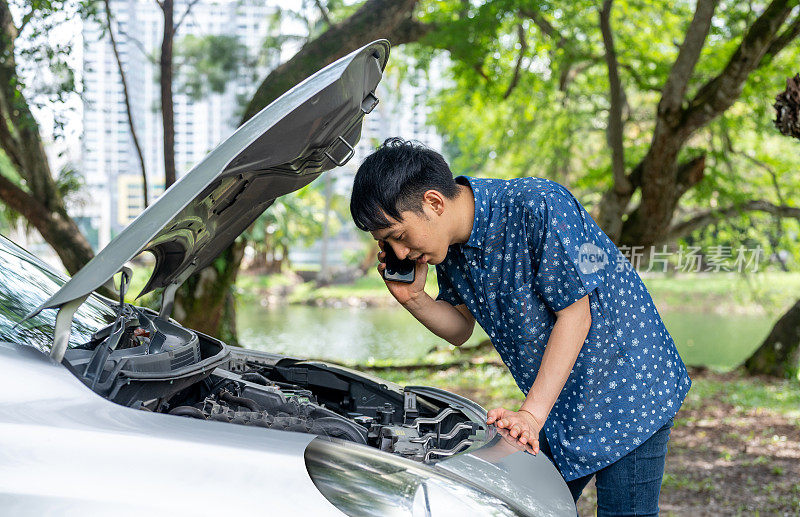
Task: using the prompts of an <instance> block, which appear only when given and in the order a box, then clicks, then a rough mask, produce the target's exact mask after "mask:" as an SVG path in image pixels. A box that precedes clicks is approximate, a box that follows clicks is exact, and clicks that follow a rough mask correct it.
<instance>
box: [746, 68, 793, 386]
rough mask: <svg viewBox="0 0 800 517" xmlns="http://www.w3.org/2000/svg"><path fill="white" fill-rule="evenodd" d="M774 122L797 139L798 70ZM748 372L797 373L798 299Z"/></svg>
mask: <svg viewBox="0 0 800 517" xmlns="http://www.w3.org/2000/svg"><path fill="white" fill-rule="evenodd" d="M775 110H776V111H777V117H776V119H775V126H776V127H777V128H778V130H779V131H780V132H781V133H782V134H784V135H786V136H790V137H794V138H796V139H798V140H800V74H798V75H795V76H794V77H792V78H789V79H787V80H786V90H785V91H784V92H783V93H780V94H778V96H777V98H776V101H775ZM744 367H745V369H746V370H747V371H748V372H749V373H751V374H764V375H773V376H777V377H783V376H786V377H797V371H798V367H800V300H798V301H797V302H795V304H794V305H793V306H792V307H791V308H790V309H789V310H788V311H787V312H786V313H785V314H784V315H783V316H781V317H780V318H779V319H778V322H777V323H776V324H775V326H774V327H772V330H771V331H770V333H769V335H768V336H767V338H766V339H765V340H764V342H763V343H761V346H759V347H758V349H756V351H755V352H753V355H751V356H750V357H749V358H748V359H747V361H745V363H744Z"/></svg>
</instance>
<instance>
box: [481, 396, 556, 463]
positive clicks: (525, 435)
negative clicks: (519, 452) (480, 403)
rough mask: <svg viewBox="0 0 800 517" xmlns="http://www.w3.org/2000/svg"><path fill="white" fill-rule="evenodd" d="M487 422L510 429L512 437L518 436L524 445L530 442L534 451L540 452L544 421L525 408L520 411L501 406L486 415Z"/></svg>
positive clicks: (535, 452)
mask: <svg viewBox="0 0 800 517" xmlns="http://www.w3.org/2000/svg"><path fill="white" fill-rule="evenodd" d="M486 423H487V424H494V425H496V426H497V427H499V428H502V429H508V432H509V434H510V435H511V437H512V438H516V439H517V441H519V443H521V444H523V445H525V444H530V446H531V448H533V453H534V454H538V453H539V431H541V430H542V425H543V423H540V422H539V421H538V420H536V418H535V417H534V416H533V415H532V414H531V413H528V412H527V411H525V410H524V409H520V410H519V411H509V410H508V409H504V408H501V407H500V408H496V409H492V410H491V411H489V413H488V415H487V417H486Z"/></svg>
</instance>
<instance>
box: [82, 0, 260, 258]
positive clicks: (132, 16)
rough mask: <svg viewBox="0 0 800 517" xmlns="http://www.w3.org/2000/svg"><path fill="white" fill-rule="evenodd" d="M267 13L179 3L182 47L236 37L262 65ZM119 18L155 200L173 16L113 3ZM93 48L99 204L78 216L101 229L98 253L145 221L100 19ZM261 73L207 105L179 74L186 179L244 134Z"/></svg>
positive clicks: (86, 155)
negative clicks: (163, 69) (161, 59)
mask: <svg viewBox="0 0 800 517" xmlns="http://www.w3.org/2000/svg"><path fill="white" fill-rule="evenodd" d="M265 4H266V2H264V1H263V0H261V1H259V0H200V1H197V0H175V21H176V22H177V21H179V20H180V27H179V29H178V31H177V33H176V46H179V44H180V43H179V42H180V41H181V39H182V38H184V37H186V36H189V35H191V36H205V35H227V36H234V37H236V38H237V39H238V40H239V42H240V43H241V44H243V45H244V46H245V47H246V48H247V49H248V51H249V53H250V54H251V56H255V55H257V53H258V49H259V48H260V47H261V45H262V44H263V42H264V40H265V38H266V36H267V35H268V33H269V30H270V16H269V15H270V14H271V13H272V12H274V10H275V7H270V6H267V5H265ZM189 7H190V9H189ZM187 9H189V10H188V13H187ZM111 11H112V16H113V20H114V23H113V27H114V29H115V36H116V40H117V47H118V49H119V54H120V58H121V61H122V64H123V69H124V70H125V75H126V81H127V84H128V91H129V97H130V103H131V111H132V113H133V120H134V126H135V128H136V132H137V136H138V138H139V142H140V145H141V148H142V152H143V155H144V161H145V167H146V170H147V178H148V184H149V189H148V191H149V198H150V199H154V198H155V197H157V196H158V195H159V193H160V192H161V191H163V184H164V179H163V178H164V161H163V132H162V128H163V126H162V121H161V111H160V103H161V101H160V98H161V94H160V86H159V83H158V63H157V59H158V56H159V55H160V48H161V40H162V36H163V32H162V27H163V13H162V11H161V9H160V8H159V6H158V5H157V3H156V2H154V1H153V0H111ZM185 13H186V14H185ZM101 19H104V18H103V17H102V16H101ZM83 40H84V45H83V83H84V109H83V138H82V145H81V147H82V149H81V157H82V159H81V162H82V163H81V171H82V172H83V174H84V179H85V183H86V188H87V191H88V194H89V196H88V198H89V200H90V201H89V202H88V203H85V204H84V206H82V207H77V209H76V212H77V213H76V215H77V216H79V217H82V218H83V219H88V220H90V221H91V224H92V226H93V227H94V229H95V230H96V231H97V235H98V237H97V242H93V243H92V244H93V245H94V246H95V247H96V248H97V247H102V246H104V245H105V244H106V243H107V242H108V241H109V240H110V238H111V237H113V235H114V234H115V233H116V232H118V231H119V230H121V229H122V228H123V227H125V225H127V224H128V223H129V222H130V221H131V220H132V219H133V218H134V217H136V215H138V214H139V213H140V212H141V210H142V209H143V202H144V196H143V192H142V176H141V166H140V162H139V158H138V155H137V154H136V150H135V147H134V145H133V139H132V137H131V133H130V130H129V127H128V118H127V117H128V115H127V112H126V109H125V100H124V96H123V91H122V83H121V80H120V75H119V72H118V69H117V62H116V59H115V57H114V53H113V49H112V46H111V41H110V39H109V38H108V35H107V31H105V30H104V27H103V26H102V25H101V24H98V23H97V22H94V21H92V20H87V21H86V22H85V23H84V26H83ZM251 73H252V71H248V74H242V77H240V78H237V79H235V80H233V81H232V82H231V84H230V85H229V86H228V87H227V89H226V90H225V92H224V93H221V94H219V93H211V94H209V95H206V96H204V97H203V98H201V99H199V100H196V99H192V98H190V97H189V96H188V95H186V94H184V93H182V92H181V91H180V88H179V82H180V80H179V73H178V74H176V80H175V81H174V85H173V99H174V111H175V166H176V169H177V171H176V172H177V175H178V177H180V176H181V175H182V174H184V173H185V172H187V171H188V170H189V169H190V168H191V167H192V166H193V165H194V164H196V163H197V162H198V161H200V160H201V159H202V158H203V157H204V156H205V154H206V153H208V152H209V151H210V150H211V149H213V148H214V147H215V146H216V145H217V144H218V143H219V142H221V141H222V140H224V139H225V138H226V137H228V136H229V135H230V134H231V133H232V132H233V131H234V130H235V129H236V127H237V126H238V123H239V120H238V117H237V115H238V113H240V111H241V110H240V99H241V98H247V97H248V94H250V93H252V91H253V89H254V88H255V87H256V86H257V81H254V80H253V79H252V76H251ZM245 75H247V77H245ZM260 75H261V77H263V74H260Z"/></svg>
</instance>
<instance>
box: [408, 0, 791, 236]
mask: <svg viewBox="0 0 800 517" xmlns="http://www.w3.org/2000/svg"><path fill="white" fill-rule="evenodd" d="M796 6H797V2H792V1H783V0H776V1H773V2H771V3H769V5H767V6H765V7H763V8H762V9H761V10H760V12H758V11H756V9H755V8H753V9H750V8H748V7H746V6H744V5H740V4H724V5H723V7H721V8H719V6H718V2H717V1H715V0H699V1H698V2H696V4H694V5H693V4H692V3H689V2H678V3H676V4H671V5H670V6H669V7H667V6H666V5H665V4H658V3H642V2H637V1H630V0H629V1H625V0H617V1H616V2H612V1H610V0H606V1H605V2H603V3H602V5H601V6H596V4H595V3H594V2H572V3H563V2H543V3H540V4H538V6H537V7H535V8H534V7H531V6H530V4H529V3H527V2H514V1H506V2H491V3H484V4H479V5H472V4H470V5H468V6H466V5H465V4H462V3H458V2H452V4H451V9H450V10H447V9H440V10H437V11H434V12H432V13H430V14H427V15H426V16H425V17H423V18H422V22H425V23H433V24H435V25H437V27H438V29H437V30H436V31H435V33H434V34H431V36H430V37H429V38H427V39H426V40H425V41H424V42H423V44H424V43H425V42H427V41H431V40H433V41H435V45H437V46H439V47H445V48H447V49H449V51H450V57H451V59H453V60H454V61H455V64H454V65H453V67H452V73H453V76H454V78H455V83H454V85H453V86H452V87H450V88H447V89H446V90H444V91H443V92H441V94H440V95H439V96H438V97H437V98H436V99H435V100H434V101H433V103H434V104H435V105H436V106H437V108H438V109H437V112H436V114H435V116H434V121H435V123H436V124H437V126H438V127H439V129H440V131H441V132H442V133H443V134H444V135H445V137H446V140H447V146H448V151H449V152H450V154H451V155H454V156H455V160H454V162H455V164H456V168H457V169H460V170H465V171H474V170H482V172H483V173H487V172H488V173H490V174H492V173H494V174H498V175H505V176H509V175H520V176H524V175H529V174H536V175H545V176H549V177H552V178H553V179H556V180H561V181H562V182H565V183H572V185H571V186H574V187H576V188H577V189H578V190H580V191H597V190H600V192H602V195H601V196H600V197H599V198H598V197H597V196H595V195H592V196H591V197H590V199H591V200H592V201H594V204H595V205H596V210H595V215H596V219H597V220H598V223H599V224H600V225H601V227H602V228H603V229H604V231H605V232H606V233H607V234H608V235H609V236H610V237H611V238H612V240H614V242H615V243H617V244H618V245H619V246H650V245H656V244H665V243H667V242H669V241H670V240H674V239H675V238H677V237H680V236H683V235H686V232H688V231H690V230H697V229H698V228H699V227H700V226H699V225H700V224H701V223H703V222H704V223H705V224H709V223H711V222H714V221H716V220H719V218H721V217H724V216H726V215H727V216H728V217H730V215H729V214H731V213H733V214H734V215H735V214H740V213H742V212H744V211H762V210H767V211H768V212H770V213H778V214H781V215H782V216H787V215H788V216H790V217H794V215H792V214H793V212H792V211H791V210H787V209H791V208H792V207H791V206H789V205H785V204H782V203H780V202H777V203H776V202H775V201H773V200H770V199H764V198H756V199H754V198H753V197H742V196H741V195H739V196H737V195H736V193H735V192H731V195H730V196H726V197H727V199H722V200H721V201H723V202H724V204H723V203H715V204H716V206H715V207H712V208H713V209H712V210H711V211H710V212H709V213H707V212H706V211H705V210H697V207H696V205H698V204H699V205H701V206H702V204H705V203H707V198H705V199H704V197H705V196H708V194H710V193H713V192H714V191H717V194H714V195H718V194H719V189H718V188H717V186H716V185H712V183H713V182H719V181H720V180H721V178H720V176H719V173H720V171H719V169H721V168H724V167H726V166H728V165H729V163H728V164H726V163H724V162H725V161H726V160H731V159H732V158H728V157H726V156H725V154H726V153H717V152H716V151H717V149H714V148H713V147H711V145H709V141H710V140H711V139H716V142H719V141H720V140H721V139H722V138H724V137H725V136H728V137H731V136H733V139H732V140H729V141H732V142H733V145H734V146H736V147H739V146H740V145H742V142H744V141H746V138H745V136H746V135H745V131H750V132H751V134H752V132H755V133H758V132H759V131H760V130H762V129H763V125H762V126H758V125H756V124H763V122H764V121H763V118H758V119H757V120H755V121H747V120H746V118H747V117H748V115H750V114H748V113H742V111H741V109H742V108H740V109H739V110H734V111H731V107H733V106H734V105H735V104H736V103H737V101H740V100H742V95H743V92H744V96H745V99H743V100H744V101H745V102H746V103H747V104H746V108H749V107H757V105H758V102H759V100H757V99H756V98H755V97H754V96H753V90H758V91H763V85H764V84H765V83H767V82H769V81H770V80H773V81H774V79H773V78H772V77H770V75H772V76H774V73H775V71H776V70H779V69H780V67H781V66H785V63H787V62H790V61H791V59H792V56H794V57H795V58H796V57H797V56H798V52H797V46H796V45H792V46H791V51H790V53H789V56H787V57H786V58H785V59H784V60H783V61H780V57H781V53H782V52H783V51H784V49H785V48H786V47H787V46H788V45H790V43H793V42H795V41H796V38H797V36H798V34H800V10H799V9H798V8H797V7H796ZM448 20H455V21H448ZM421 46H424V45H421ZM676 47H677V48H676ZM673 49H674V50H673ZM424 52H426V49H425V48H422V49H421V50H420V53H424ZM748 80H751V81H753V82H755V81H760V83H761V84H759V85H758V87H754V86H753V85H752V83H751V84H750V85H748ZM734 119H735V120H736V121H737V122H739V121H742V120H743V119H745V120H743V122H744V123H743V124H742V125H741V126H737V125H736V124H732V123H731V121H732V120H734ZM732 128H733V129H732ZM723 132H727V135H722V136H719V135H721V134H722V133H723ZM748 136H749V135H748ZM716 142H714V144H715V145H716ZM742 159H743V160H744V158H742ZM748 168H752V164H749V166H748ZM576 171H579V172H576ZM709 173H710V174H709ZM578 176H579V177H578ZM709 176H711V177H709ZM731 176H734V177H736V176H739V177H743V176H744V171H734V172H733V174H730V173H727V177H728V178H730V177H731ZM704 180H705V183H704V184H703V185H701V183H702V182H703V181H704ZM698 186H701V188H700V189H697V187H698ZM739 187H741V184H740V185H739ZM731 190H732V191H735V189H731ZM751 201H753V203H749V202H751ZM755 201H757V203H756V202H755ZM684 214H686V216H685V217H684V218H683V219H679V220H678V221H675V219H676V215H677V216H681V215H684ZM694 216H697V218H695V217H694Z"/></svg>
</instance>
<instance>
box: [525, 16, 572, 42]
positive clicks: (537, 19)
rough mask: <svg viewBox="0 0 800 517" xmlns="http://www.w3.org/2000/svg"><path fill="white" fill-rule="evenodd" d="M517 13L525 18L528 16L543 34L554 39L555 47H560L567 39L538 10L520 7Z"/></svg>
mask: <svg viewBox="0 0 800 517" xmlns="http://www.w3.org/2000/svg"><path fill="white" fill-rule="evenodd" d="M519 14H520V15H522V16H524V17H525V18H530V19H531V20H532V21H533V23H534V24H535V25H536V26H537V27H539V30H540V31H542V33H543V34H544V35H546V36H547V37H549V38H550V39H552V40H554V41H555V44H556V48H562V47H564V46H565V45H566V44H567V39H566V38H565V37H564V36H563V35H562V34H561V33H560V32H559V31H558V29H556V28H555V27H553V24H552V23H550V22H549V21H548V20H547V18H545V17H544V16H542V13H540V12H539V11H536V10H533V9H520V11H519Z"/></svg>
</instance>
